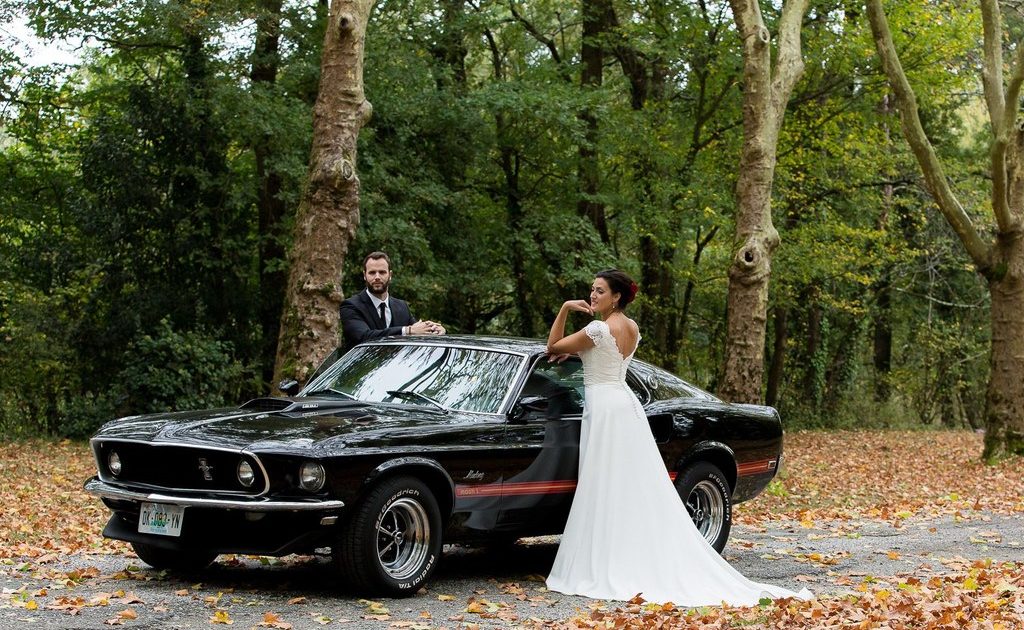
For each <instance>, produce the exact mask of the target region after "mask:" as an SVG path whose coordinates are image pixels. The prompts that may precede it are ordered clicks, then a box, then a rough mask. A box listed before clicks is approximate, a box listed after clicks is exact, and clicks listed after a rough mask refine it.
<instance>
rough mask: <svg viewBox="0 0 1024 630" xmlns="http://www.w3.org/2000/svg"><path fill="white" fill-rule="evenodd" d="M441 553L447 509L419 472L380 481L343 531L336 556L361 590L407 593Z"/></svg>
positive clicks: (396, 594) (411, 592) (416, 587)
mask: <svg viewBox="0 0 1024 630" xmlns="http://www.w3.org/2000/svg"><path fill="white" fill-rule="evenodd" d="M440 555H441V510H440V508H439V507H438V505H437V499H436V498H434V495H433V493H431V492H430V489H429V488H427V486H426V484H424V483H423V482H422V481H420V480H419V479H416V478H415V477H405V476H402V477H392V478H390V479H385V480H384V481H382V482H381V483H379V484H377V485H376V486H374V487H373V488H372V489H371V490H370V492H369V493H368V494H367V495H366V497H365V498H364V499H363V500H362V501H361V502H360V503H359V504H358V505H357V506H356V508H355V510H354V512H353V514H352V516H351V518H350V519H349V520H348V521H347V522H346V524H345V526H344V528H343V529H342V533H341V540H340V541H339V544H338V545H337V548H336V549H335V552H334V559H335V562H336V563H337V565H338V567H339V569H340V570H341V573H342V575H344V576H345V578H346V579H347V580H348V581H349V583H350V584H351V585H352V586H354V587H355V588H356V589H357V590H359V591H360V592H365V593H368V594H380V595H390V596H393V597H407V596H410V595H414V594H415V593H416V591H418V590H419V589H420V587H421V586H423V585H424V584H425V583H426V582H427V580H428V579H429V578H430V575H431V574H432V573H433V572H434V568H435V567H436V566H437V561H438V558H439V557H440Z"/></svg>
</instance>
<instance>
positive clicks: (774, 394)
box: [764, 306, 789, 407]
mask: <svg viewBox="0 0 1024 630" xmlns="http://www.w3.org/2000/svg"><path fill="white" fill-rule="evenodd" d="M774 312H775V343H774V344H772V356H771V362H770V363H769V364H768V387H767V391H766V392H765V396H764V403H765V404H766V405H768V406H769V407H774V406H776V405H777V404H778V402H779V389H780V388H781V387H780V386H781V385H782V375H783V373H784V372H783V368H784V367H785V363H786V344H787V343H788V341H789V309H787V308H786V307H784V306H776V307H775V310H774Z"/></svg>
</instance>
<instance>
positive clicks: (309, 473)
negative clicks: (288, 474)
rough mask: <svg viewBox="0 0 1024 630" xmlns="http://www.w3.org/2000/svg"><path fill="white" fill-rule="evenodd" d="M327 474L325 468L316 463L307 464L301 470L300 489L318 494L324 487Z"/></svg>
mask: <svg viewBox="0 0 1024 630" xmlns="http://www.w3.org/2000/svg"><path fill="white" fill-rule="evenodd" d="M326 480H327V473H325V472H324V467H323V466H321V465H320V464H318V463H316V462H306V463H305V464H303V465H302V466H301V467H300V468H299V487H301V488H302V489H303V490H308V491H310V492H316V491H317V490H319V489H320V488H323V487H324V481H326Z"/></svg>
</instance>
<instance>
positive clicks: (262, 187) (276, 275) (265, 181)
mask: <svg viewBox="0 0 1024 630" xmlns="http://www.w3.org/2000/svg"><path fill="white" fill-rule="evenodd" d="M281 4H282V0H260V3H259V6H258V10H259V14H258V16H257V17H256V43H255V45H254V46H253V52H252V68H251V69H250V72H249V78H250V79H251V80H252V87H253V92H255V96H256V98H262V97H265V96H266V94H261V92H269V91H270V90H272V89H273V87H274V84H275V83H276V82H277V70H278V67H279V65H280V62H281V56H280V53H279V42H280V37H281ZM253 154H254V156H255V158H256V182H257V198H256V207H257V209H258V212H259V255H260V262H259V265H260V328H261V330H262V336H263V347H262V352H261V361H260V363H261V365H262V371H263V380H264V382H270V381H271V380H272V379H273V376H274V357H275V354H276V350H277V334H278V332H279V331H280V329H281V306H282V305H283V304H284V292H285V288H286V287H287V285H288V275H287V273H286V271H285V270H284V268H283V267H282V265H281V264H280V262H281V261H283V260H284V259H285V256H286V252H285V248H284V242H283V236H284V235H283V234H282V233H281V229H282V225H281V221H282V219H283V218H284V215H285V212H286V211H287V208H286V206H285V203H284V201H283V200H282V199H281V197H280V195H281V188H282V185H283V177H282V176H281V173H279V172H278V171H277V170H276V169H275V168H274V167H273V166H272V164H273V142H272V140H271V134H270V133H267V134H265V135H264V136H263V137H260V138H256V139H255V140H254V141H253Z"/></svg>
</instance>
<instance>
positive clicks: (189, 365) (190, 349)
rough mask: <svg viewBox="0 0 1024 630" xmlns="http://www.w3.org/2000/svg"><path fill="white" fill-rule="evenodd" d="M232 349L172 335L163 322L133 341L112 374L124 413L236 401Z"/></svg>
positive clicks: (238, 375)
mask: <svg viewBox="0 0 1024 630" xmlns="http://www.w3.org/2000/svg"><path fill="white" fill-rule="evenodd" d="M233 353H234V347H233V346H232V345H231V344H230V343H228V342H225V341H219V340H218V339H216V338H215V337H213V336H211V335H209V334H207V333H205V332H203V331H197V330H191V331H186V332H178V331H176V330H174V329H173V328H172V327H171V324H170V322H168V321H167V320H166V319H163V320H161V322H160V324H159V326H158V328H157V331H156V334H155V335H144V336H143V337H141V338H140V339H137V340H136V341H135V342H133V343H132V344H131V346H130V347H129V348H128V351H127V352H126V353H125V361H124V369H123V370H121V373H120V374H119V375H118V379H117V380H118V383H117V387H118V388H123V391H124V393H125V399H126V401H125V402H126V407H127V410H128V412H129V413H155V412H161V411H170V410H172V409H200V408H204V407H220V406H223V405H224V404H225V403H227V402H236V401H237V399H238V397H239V396H240V392H241V388H242V382H243V378H244V374H245V370H244V368H243V366H242V364H241V363H239V362H238V361H237V360H236V359H234V357H233Z"/></svg>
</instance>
